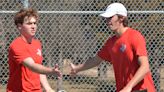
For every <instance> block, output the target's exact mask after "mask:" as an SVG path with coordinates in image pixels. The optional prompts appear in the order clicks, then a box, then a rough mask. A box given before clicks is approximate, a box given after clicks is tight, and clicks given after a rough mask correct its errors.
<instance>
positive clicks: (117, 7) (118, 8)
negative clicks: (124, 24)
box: [100, 3, 127, 18]
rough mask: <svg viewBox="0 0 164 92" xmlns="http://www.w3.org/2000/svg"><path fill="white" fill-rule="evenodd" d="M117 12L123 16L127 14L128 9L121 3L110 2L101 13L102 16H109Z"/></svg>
mask: <svg viewBox="0 0 164 92" xmlns="http://www.w3.org/2000/svg"><path fill="white" fill-rule="evenodd" d="M116 14H119V15H122V16H125V17H126V16H127V9H126V8H125V6H124V5H123V4H121V3H112V4H110V5H109V6H108V7H107V8H106V10H105V12H104V13H102V14H100V16H102V17H105V18H109V17H112V16H114V15H116Z"/></svg>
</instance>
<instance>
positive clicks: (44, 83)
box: [40, 74, 52, 92]
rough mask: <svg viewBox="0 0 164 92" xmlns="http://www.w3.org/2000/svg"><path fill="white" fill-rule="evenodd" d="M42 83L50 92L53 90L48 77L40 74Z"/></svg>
mask: <svg viewBox="0 0 164 92" xmlns="http://www.w3.org/2000/svg"><path fill="white" fill-rule="evenodd" d="M40 82H41V85H42V87H43V88H44V89H45V90H46V92H48V90H52V88H51V87H50V85H49V83H48V80H47V77H46V75H43V74H40Z"/></svg>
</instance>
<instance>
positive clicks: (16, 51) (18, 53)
mask: <svg viewBox="0 0 164 92" xmlns="http://www.w3.org/2000/svg"><path fill="white" fill-rule="evenodd" d="M10 51H11V53H12V58H13V59H14V61H15V62H16V63H18V64H20V63H22V62H23V60H24V59H26V58H28V57H30V54H29V53H28V51H27V50H26V49H25V47H23V46H22V47H20V46H12V47H10Z"/></svg>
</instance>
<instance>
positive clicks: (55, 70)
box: [53, 64, 62, 79]
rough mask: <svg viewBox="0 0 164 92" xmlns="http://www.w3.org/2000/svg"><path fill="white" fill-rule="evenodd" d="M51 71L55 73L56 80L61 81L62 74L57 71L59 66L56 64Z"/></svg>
mask: <svg viewBox="0 0 164 92" xmlns="http://www.w3.org/2000/svg"><path fill="white" fill-rule="evenodd" d="M53 71H54V72H55V73H56V75H57V77H58V79H62V73H61V71H60V70H59V66H58V65H57V64H55V66H54V69H53Z"/></svg>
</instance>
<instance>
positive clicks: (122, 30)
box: [116, 27, 128, 36]
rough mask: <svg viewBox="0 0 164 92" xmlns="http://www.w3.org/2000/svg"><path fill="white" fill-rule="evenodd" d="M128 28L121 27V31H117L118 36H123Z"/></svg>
mask: <svg viewBox="0 0 164 92" xmlns="http://www.w3.org/2000/svg"><path fill="white" fill-rule="evenodd" d="M127 28H128V27H120V28H119V29H117V30H116V35H117V36H121V35H122V34H123V33H124V32H125V31H126V29H127Z"/></svg>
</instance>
